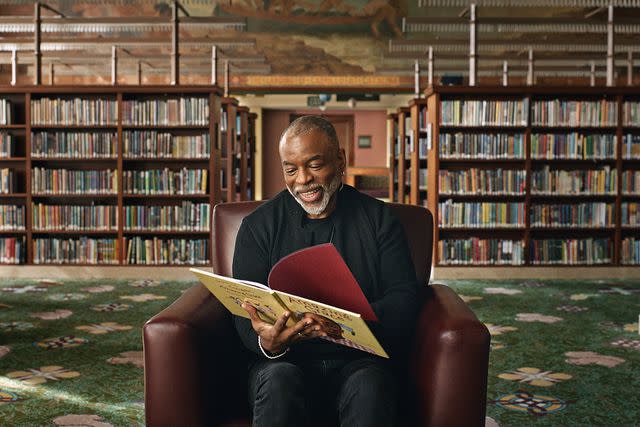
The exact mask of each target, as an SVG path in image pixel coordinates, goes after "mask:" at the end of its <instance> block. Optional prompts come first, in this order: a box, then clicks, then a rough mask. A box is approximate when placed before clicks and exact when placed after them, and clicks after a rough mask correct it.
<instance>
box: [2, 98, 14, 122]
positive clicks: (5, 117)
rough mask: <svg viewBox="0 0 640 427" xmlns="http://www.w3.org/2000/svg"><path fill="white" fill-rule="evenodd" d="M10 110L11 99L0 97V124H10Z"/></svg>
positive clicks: (11, 119)
mask: <svg viewBox="0 0 640 427" xmlns="http://www.w3.org/2000/svg"><path fill="white" fill-rule="evenodd" d="M11 110H12V108H11V101H10V100H8V99H4V98H3V99H0V125H10V124H12V123H13V118H12V117H11V116H12V114H11Z"/></svg>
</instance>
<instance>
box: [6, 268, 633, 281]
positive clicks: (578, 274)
mask: <svg viewBox="0 0 640 427" xmlns="http://www.w3.org/2000/svg"><path fill="white" fill-rule="evenodd" d="M203 269H205V270H207V269H211V267H203ZM0 278H4V279H9V278H15V279H43V278H48V279H156V280H194V281H195V280H196V278H195V276H194V275H193V274H192V273H191V272H190V271H189V268H188V267H139V266H137V267H133V266H131V267H80V266H28V267H27V266H0ZM431 278H432V280H434V281H437V280H445V279H488V280H494V279H495V280H499V279H640V268H638V267H500V268H490V267H482V268H473V267H460V268H455V267H446V268H438V267H435V268H434V269H433V271H432V274H431Z"/></svg>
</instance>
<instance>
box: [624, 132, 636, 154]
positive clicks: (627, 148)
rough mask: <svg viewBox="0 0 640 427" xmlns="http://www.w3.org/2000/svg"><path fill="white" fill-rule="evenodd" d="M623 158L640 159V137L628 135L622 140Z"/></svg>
mask: <svg viewBox="0 0 640 427" xmlns="http://www.w3.org/2000/svg"><path fill="white" fill-rule="evenodd" d="M622 156H623V157H622V158H623V159H640V135H637V134H627V135H625V136H624V137H623V138H622Z"/></svg>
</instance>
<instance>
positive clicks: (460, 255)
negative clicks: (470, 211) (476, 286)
mask: <svg viewBox="0 0 640 427" xmlns="http://www.w3.org/2000/svg"><path fill="white" fill-rule="evenodd" d="M438 253H439V254H440V264H442V265H522V264H524V242H523V241H522V240H502V239H480V238H477V237H473V238H470V239H462V240H453V239H444V240H440V241H439V242H438Z"/></svg>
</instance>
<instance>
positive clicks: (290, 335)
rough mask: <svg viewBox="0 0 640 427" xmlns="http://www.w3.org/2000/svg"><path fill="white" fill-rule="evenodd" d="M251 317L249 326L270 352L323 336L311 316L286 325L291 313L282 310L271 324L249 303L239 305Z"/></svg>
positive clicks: (263, 346)
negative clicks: (261, 317) (291, 324)
mask: <svg viewBox="0 0 640 427" xmlns="http://www.w3.org/2000/svg"><path fill="white" fill-rule="evenodd" d="M241 307H242V308H243V309H244V310H245V311H246V312H247V313H249V316H250V317H251V326H253V330H254V331H256V334H258V335H259V336H260V343H261V344H262V348H264V349H265V350H267V351H268V352H271V353H281V352H283V351H284V350H286V349H287V347H289V346H290V345H291V344H294V343H296V342H298V341H300V340H305V339H310V338H317V337H320V336H325V335H326V333H325V332H324V331H322V328H321V326H320V325H319V324H318V323H317V322H316V321H315V320H314V319H312V318H310V317H304V318H302V319H301V320H299V321H298V322H296V324H295V325H293V326H287V321H288V320H289V317H291V313H289V312H288V311H286V312H284V313H283V314H282V316H280V317H279V318H278V319H277V320H276V322H275V323H274V324H273V325H272V324H270V323H268V322H265V321H263V320H262V319H260V316H258V310H256V308H255V307H254V306H252V305H251V304H249V303H246V302H245V303H243V304H242V306H241Z"/></svg>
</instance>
